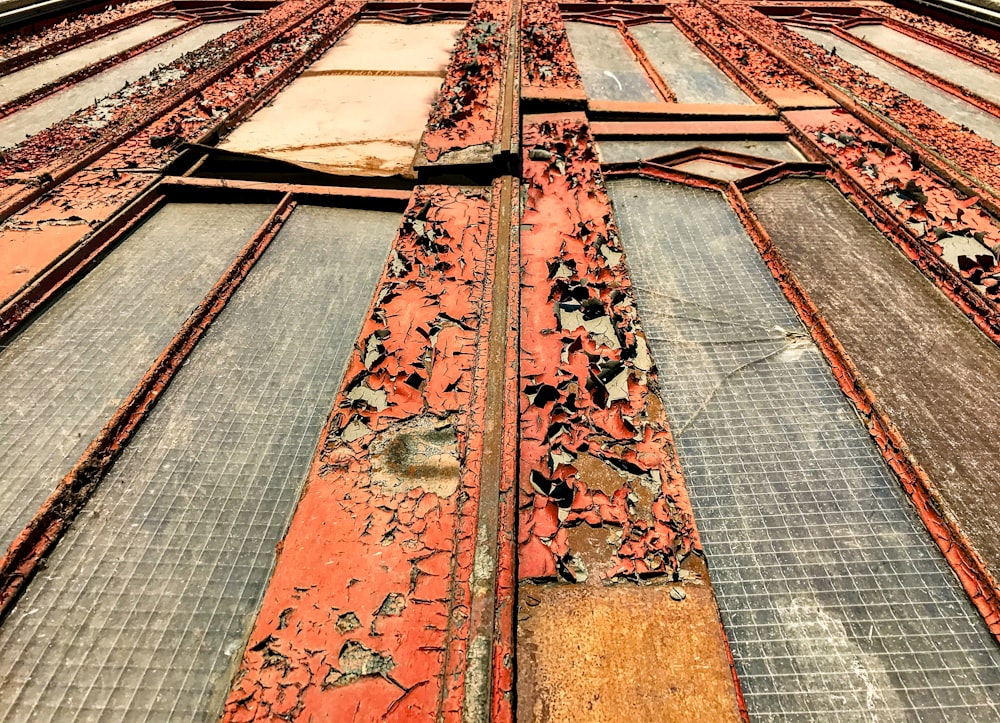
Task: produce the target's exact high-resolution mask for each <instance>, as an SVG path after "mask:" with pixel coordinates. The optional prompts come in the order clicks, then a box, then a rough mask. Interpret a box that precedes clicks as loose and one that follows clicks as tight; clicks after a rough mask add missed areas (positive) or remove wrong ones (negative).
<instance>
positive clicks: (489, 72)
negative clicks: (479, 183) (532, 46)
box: [420, 0, 511, 162]
mask: <svg viewBox="0 0 1000 723" xmlns="http://www.w3.org/2000/svg"><path fill="white" fill-rule="evenodd" d="M510 12H511V10H510V5H509V3H506V2H500V1H498V0H476V3H475V4H474V5H473V6H472V12H471V13H470V15H469V20H468V21H467V22H466V24H465V27H464V28H463V29H462V33H461V35H460V36H459V38H458V43H457V44H456V46H455V47H456V50H455V52H454V54H453V55H452V58H451V63H450V64H449V66H448V72H447V75H446V76H445V81H444V84H443V85H442V86H441V92H440V94H439V95H438V98H437V100H436V101H435V103H434V107H433V109H432V110H431V115H430V119H429V121H428V123H427V132H426V133H425V134H424V137H423V139H422V140H421V144H420V147H421V151H422V152H423V154H424V156H425V157H426V158H427V160H429V161H431V162H435V161H438V160H440V159H441V157H442V156H443V155H444V154H445V153H448V152H450V151H457V150H464V149H469V148H473V147H475V146H482V145H487V144H489V145H492V144H493V143H494V142H495V141H496V140H497V136H498V133H499V125H500V114H501V108H500V94H501V84H502V82H503V77H504V67H505V65H506V63H507V55H508V52H507V38H508V35H507V34H508V29H509V27H510V22H511V15H510ZM491 150H492V149H491Z"/></svg>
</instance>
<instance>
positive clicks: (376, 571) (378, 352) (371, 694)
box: [226, 187, 496, 721]
mask: <svg viewBox="0 0 1000 723" xmlns="http://www.w3.org/2000/svg"><path fill="white" fill-rule="evenodd" d="M491 195H492V194H491V193H490V192H489V191H486V190H462V189H459V188H453V187H420V188H418V189H417V190H416V191H415V194H414V198H413V201H412V203H411V204H410V207H409V209H408V210H407V213H406V215H405V217H404V220H403V225H402V228H401V230H400V232H399V235H398V236H397V238H396V240H395V242H394V244H393V247H392V251H391V252H390V257H389V262H388V264H387V266H386V268H385V271H384V273H383V275H382V279H381V281H380V282H379V284H378V287H377V290H376V295H375V300H374V302H373V305H372V308H371V311H370V313H369V315H368V319H367V321H366V322H365V324H364V327H363V329H362V331H361V335H360V338H359V342H358V346H357V349H356V351H355V353H354V355H353V357H352V359H351V361H350V364H349V367H348V370H347V374H346V377H345V382H344V386H343V387H342V389H341V392H340V394H339V395H338V397H337V401H336V404H335V407H334V412H333V414H332V416H331V418H330V421H329V423H328V425H327V428H326V430H325V431H324V433H323V435H322V437H321V442H320V448H319V451H318V453H317V456H316V458H315V460H314V463H313V467H312V471H311V472H310V475H309V480H308V482H307V486H306V490H305V492H304V493H303V496H302V499H301V501H300V503H299V507H298V510H297V511H296V513H295V517H294V519H293V521H292V525H291V528H290V530H289V532H288V535H287V536H286V538H285V540H284V542H283V544H282V549H281V552H280V554H279V557H278V562H277V566H276V569H275V573H274V576H273V578H272V580H271V585H270V588H269V589H268V591H267V593H266V596H265V599H264V603H263V608H262V610H261V612H260V615H259V617H258V619H257V624H256V626H255V628H254V631H253V633H252V634H251V637H250V641H249V645H248V647H247V650H246V653H245V657H244V659H243V663H242V666H241V668H240V672H239V673H238V675H237V679H236V682H235V687H234V689H233V691H232V693H231V694H230V696H229V700H228V703H227V706H226V719H227V720H234V721H238V720H249V719H251V718H255V717H266V718H272V717H279V716H280V717H289V716H305V717H308V716H310V715H311V716H314V717H322V712H321V711H331V710H340V711H355V713H354V720H372V721H375V720H413V719H415V718H420V719H444V720H457V719H459V718H460V717H461V710H462V705H463V701H462V699H463V671H464V669H465V652H466V650H465V648H466V640H467V637H468V635H469V620H468V615H469V604H470V593H471V591H470V590H469V578H470V575H471V572H472V566H473V563H474V560H473V548H474V545H475V538H476V510H477V507H478V503H479V483H480V480H479V475H480V468H481V463H482V453H483V446H482V442H483V439H482V425H483V416H484V414H485V406H484V404H483V400H482V398H481V396H480V395H481V393H482V387H483V383H484V380H485V379H484V378H485V374H486V369H485V357H486V354H485V348H484V347H485V342H486V339H487V336H488V333H489V324H490V319H491V314H490V306H491V301H490V297H489V296H488V295H487V294H486V286H485V285H486V284H488V283H492V280H493V279H492V274H493V272H494V269H493V267H492V258H493V250H492V249H491V248H490V247H491V245H492V244H493V243H495V236H494V235H495V231H496V227H495V221H496V217H495V213H494V212H491ZM491 216H492V220H491Z"/></svg>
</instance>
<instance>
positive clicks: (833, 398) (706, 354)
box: [608, 179, 1000, 721]
mask: <svg viewBox="0 0 1000 723" xmlns="http://www.w3.org/2000/svg"><path fill="white" fill-rule="evenodd" d="M608 187H609V193H610V195H611V198H612V201H613V203H614V207H615V212H616V218H617V221H618V225H619V229H620V231H621V234H622V237H623V240H624V243H625V247H626V252H627V254H628V259H629V268H630V271H631V273H632V277H633V279H634V281H635V287H636V292H637V296H638V299H639V306H640V312H641V315H642V319H643V324H644V327H645V329H646V332H647V334H648V338H649V342H650V346H651V348H652V350H653V353H654V357H655V359H656V361H657V365H658V368H659V372H660V373H659V380H660V385H661V391H662V399H663V403H664V406H665V408H666V412H667V414H668V417H669V418H670V420H671V425H672V428H673V430H674V435H675V439H676V442H677V447H678V451H679V454H680V459H681V463H682V465H683V467H684V471H685V475H686V479H687V484H688V490H689V492H690V495H691V498H692V501H693V504H694V511H695V515H696V517H697V519H698V526H699V529H700V530H701V533H702V538H703V542H704V545H705V549H706V554H707V559H708V561H709V565H710V568H711V573H712V579H713V584H714V586H715V590H716V593H717V595H718V601H719V606H720V608H721V611H722V616H723V621H724V623H725V626H726V629H727V633H728V635H729V639H730V642H731V644H732V648H733V654H734V658H735V664H736V670H737V672H738V674H739V676H740V681H741V683H742V686H743V690H744V693H745V696H746V702H747V707H748V709H749V712H750V716H751V718H752V719H753V720H774V719H779V718H780V719H782V720H838V721H839V720H875V719H878V720H882V719H886V720H889V719H892V720H902V719H907V718H912V717H914V716H920V717H922V718H924V719H930V718H933V719H934V720H956V721H957V720H962V721H967V720H977V721H985V720H1000V649H998V647H997V644H996V641H995V640H994V639H993V638H992V637H991V636H990V635H989V633H988V632H987V630H986V628H985V625H984V623H983V621H982V619H981V618H980V617H979V616H978V614H977V612H976V610H975V609H974V608H973V607H972V605H971V604H970V603H969V601H968V599H967V598H966V596H965V594H964V593H963V591H962V589H961V588H960V587H959V585H958V583H957V581H956V580H955V578H954V576H953V575H952V573H951V571H950V569H949V568H948V566H947V564H946V562H945V560H944V559H943V557H942V556H941V554H940V553H939V551H938V550H937V549H936V548H935V546H934V545H933V543H932V541H931V540H930V539H929V537H928V535H927V532H926V530H925V529H924V528H923V526H922V525H921V523H920V521H919V519H918V518H917V516H916V514H915V512H914V511H913V509H912V508H911V507H910V506H909V502H908V500H907V499H906V498H905V496H904V495H903V493H902V491H901V489H900V486H899V483H898V481H897V480H896V479H895V478H894V476H893V475H892V474H891V472H890V471H889V470H888V469H887V467H886V465H885V463H884V461H883V459H882V457H881V456H880V454H879V452H878V450H877V449H876V448H875V446H874V444H873V443H872V441H871V439H870V437H869V435H868V433H867V431H866V430H865V429H864V428H863V427H862V426H861V424H860V423H859V421H858V419H857V418H856V416H855V413H854V411H853V408H852V407H851V405H850V403H849V402H848V400H847V399H846V398H845V397H844V396H843V394H842V393H841V391H840V389H839V387H838V386H837V384H836V382H835V381H834V379H833V377H832V374H831V371H830V369H829V367H828V366H827V364H826V363H825V361H824V359H823V357H822V355H821V353H820V352H819V350H818V349H817V348H816V346H815V345H814V344H813V342H812V341H811V339H810V338H809V336H808V334H807V332H806V330H805V328H804V327H803V326H802V325H801V323H800V322H799V320H798V318H797V316H796V314H795V312H794V310H793V308H792V306H791V305H790V304H789V303H788V301H787V300H786V299H785V298H784V296H783V295H782V293H781V291H780V290H779V289H778V287H777V285H776V283H775V282H774V280H773V278H772V276H771V274H770V273H769V271H768V269H767V267H766V265H765V264H764V262H763V260H762V259H761V258H760V257H759V255H758V254H757V251H756V249H755V248H754V246H753V244H752V242H751V240H750V238H749V236H748V235H747V233H746V231H745V229H744V228H743V227H742V225H741V224H740V222H739V220H738V218H737V216H736V214H735V213H734V211H733V209H732V207H731V206H730V205H729V203H728V201H727V200H726V199H725V198H724V197H723V196H722V195H721V194H720V193H718V192H715V191H709V190H700V189H695V188H689V187H686V186H682V185H677V184H667V183H661V182H657V181H652V180H646V179H622V180H614V181H611V182H609V184H608Z"/></svg>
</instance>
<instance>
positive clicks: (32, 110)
mask: <svg viewBox="0 0 1000 723" xmlns="http://www.w3.org/2000/svg"><path fill="white" fill-rule="evenodd" d="M242 23H243V21H242V20H233V21H228V22H222V23H208V24H206V25H199V26H198V27H196V28H193V29H192V30H189V31H188V32H186V33H184V34H183V35H179V36H177V37H176V38H173V39H171V40H168V41H166V42H165V43H161V44H160V45H157V46H156V47H155V48H151V49H150V50H148V51H146V52H145V53H141V54H139V55H137V56H135V57H134V58H130V59H129V60H126V61H125V62H123V63H119V64H118V65H115V66H114V67H112V68H108V69H107V70H105V71H104V72H102V73H98V74H97V75H93V76H91V77H89V78H87V79H86V80H83V81H80V82H79V83H76V84H74V85H71V86H70V87H68V88H66V89H65V90H61V91H59V92H58V93H55V94H53V95H50V96H48V97H46V98H44V99H43V100H40V101H39V102H37V103H35V104H33V105H30V106H28V107H27V108H25V109H24V110H21V111H18V112H16V113H13V114H11V115H9V116H7V117H6V118H4V119H2V120H0V148H5V147H8V146H14V145H17V144H18V143H20V142H21V141H23V140H24V139H25V137H26V136H30V135H32V134H34V133H38V131H41V130H45V129H46V128H48V127H49V126H50V125H52V124H53V123H56V122H58V121H61V120H62V119H64V118H67V117H69V116H71V115H72V114H73V113H76V111H78V110H80V109H81V108H86V107H87V106H89V105H90V104H91V103H93V102H94V101H95V100H97V99H99V98H103V97H104V96H106V95H109V94H111V93H114V92H116V91H118V90H121V89H122V88H123V87H124V86H125V85H126V84H128V83H131V82H133V81H136V80H138V79H139V78H141V77H142V76H144V75H146V73H148V72H150V71H151V70H153V68H155V67H156V66H158V65H165V64H167V63H171V62H173V61H174V60H176V59H177V58H179V57H181V56H182V55H184V53H187V52H189V51H191V50H194V49H195V48H200V47H201V46H202V45H204V44H205V43H207V42H208V41H209V40H212V39H214V38H217V37H219V36H220V35H222V34H224V33H227V32H229V31H230V30H232V29H233V28H236V27H238V26H239V25H241V24H242Z"/></svg>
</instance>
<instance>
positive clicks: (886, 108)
mask: <svg viewBox="0 0 1000 723" xmlns="http://www.w3.org/2000/svg"><path fill="white" fill-rule="evenodd" d="M715 8H716V9H717V11H718V12H719V13H720V14H722V15H723V16H724V17H726V18H727V19H729V20H730V21H731V22H733V23H734V24H736V25H738V26H739V27H741V28H748V29H749V30H748V31H747V32H748V34H749V35H751V36H753V37H755V38H756V39H758V40H760V41H761V42H763V43H765V44H767V43H770V44H771V45H772V46H773V47H775V48H777V49H778V50H779V52H783V53H785V54H787V57H788V59H789V60H790V61H791V62H792V64H793V65H796V64H797V65H798V68H799V69H801V68H809V69H811V70H812V71H814V72H815V73H817V74H818V76H819V77H820V78H822V79H823V80H825V81H826V82H828V83H830V84H832V85H834V86H837V87H839V88H842V89H844V90H845V91H847V92H848V93H849V94H851V95H852V96H853V97H854V98H856V99H857V100H859V101H860V102H862V103H863V104H864V105H865V106H867V107H868V108H871V109H872V110H874V111H875V112H876V113H878V114H880V115H883V116H885V117H888V118H891V119H892V120H893V122H894V123H895V124H896V125H898V126H900V127H902V128H905V129H906V130H907V132H908V133H909V134H910V135H911V136H912V137H913V138H915V139H916V140H917V141H918V142H920V143H921V144H923V145H925V146H927V147H928V148H929V149H931V150H932V151H933V152H935V153H937V154H939V155H940V156H942V157H943V158H949V159H951V160H952V161H954V162H955V163H957V164H958V166H959V167H961V168H962V169H964V170H965V171H967V172H968V173H970V174H972V175H973V176H974V177H975V178H977V179H978V180H979V181H981V182H983V183H985V184H988V185H989V186H991V187H992V188H993V189H1000V169H998V167H997V165H996V163H995V160H994V159H996V158H997V156H998V154H1000V148H997V146H995V145H994V144H993V143H991V142H990V141H988V140H987V139H985V138H983V137H982V136H979V135H977V134H975V133H973V132H972V131H970V130H968V129H965V128H964V127H963V126H961V125H959V124H957V123H955V122H953V121H950V120H948V119H947V118H945V117H943V116H941V115H940V114H938V113H937V112H935V111H933V110H931V109H930V108H928V107H927V106H926V105H924V104H923V103H921V102H920V101H918V100H914V99H913V98H910V97H909V96H908V95H905V94H904V93H901V92H900V91H898V90H897V89H896V88H894V87H893V86H891V85H888V84H887V83H884V82H882V81H881V80H879V79H878V78H876V77H875V76H873V75H870V74H869V73H867V72H865V71H863V70H861V69H860V68H858V67H856V66H854V65H851V64H850V63H848V62H847V61H845V60H842V59H841V58H840V57H838V56H836V55H830V54H829V53H827V52H826V50H824V49H823V48H821V47H820V46H818V45H816V44H815V43H813V42H812V41H810V40H808V39H807V38H804V37H802V36H801V35H799V34H798V33H795V32H793V31H791V30H789V29H787V28H785V27H783V26H782V25H780V24H779V23H777V22H775V21H774V20H772V19H771V18H768V17H767V16H765V15H763V14H762V13H760V12H758V11H757V10H755V9H753V8H752V7H749V6H743V5H716V6H715Z"/></svg>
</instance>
